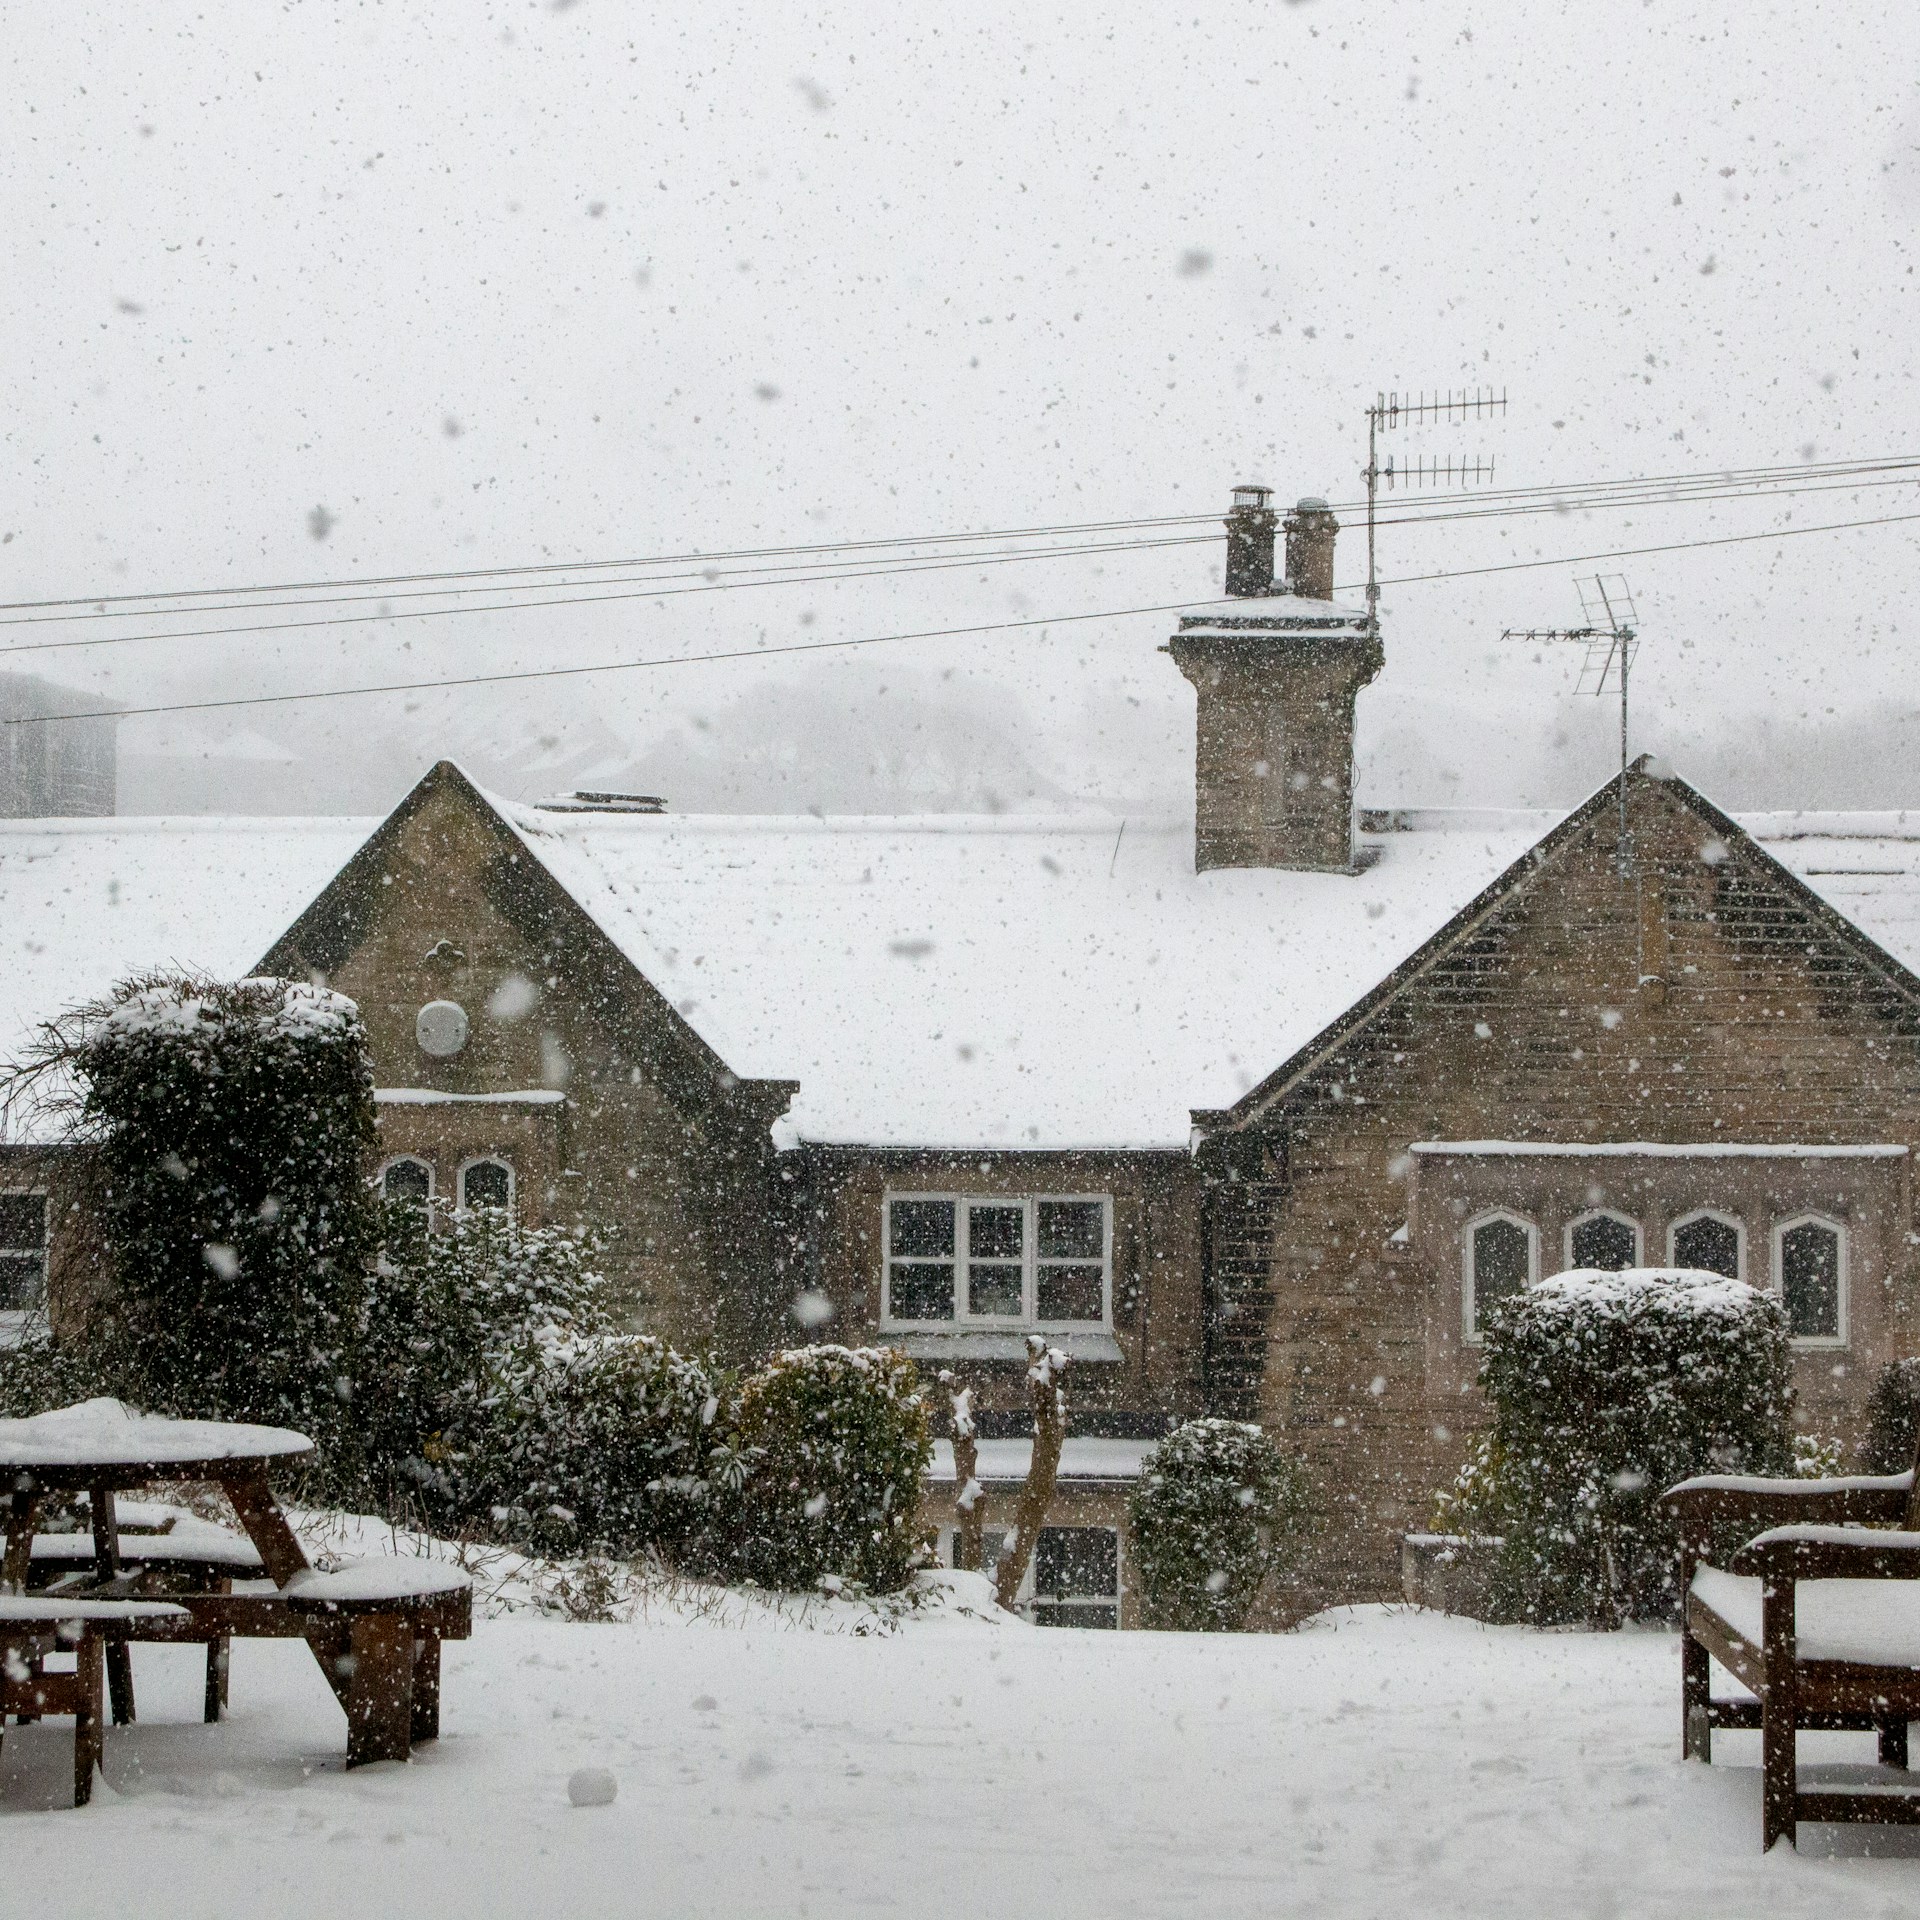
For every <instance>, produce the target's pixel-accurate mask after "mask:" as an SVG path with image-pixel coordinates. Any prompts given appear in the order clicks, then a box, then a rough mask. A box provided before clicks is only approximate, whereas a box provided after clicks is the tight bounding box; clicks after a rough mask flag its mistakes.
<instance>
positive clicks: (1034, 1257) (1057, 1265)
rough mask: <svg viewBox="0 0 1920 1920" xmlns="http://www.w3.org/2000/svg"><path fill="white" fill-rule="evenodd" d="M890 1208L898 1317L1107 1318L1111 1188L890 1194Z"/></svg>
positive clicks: (891, 1279)
mask: <svg viewBox="0 0 1920 1920" xmlns="http://www.w3.org/2000/svg"><path fill="white" fill-rule="evenodd" d="M886 1215H887V1217H886V1246H887V1271H886V1305H885V1309H884V1313H883V1316H882V1317H883V1318H884V1319H885V1320H887V1321H888V1322H889V1323H892V1324H895V1325H921V1324H936V1323H944V1324H947V1325H960V1326H966V1325H974V1326H1003V1327H1004V1326H1027V1325H1036V1326H1104V1325H1105V1324H1106V1321H1107V1312H1108V1307H1107V1303H1108V1295H1109V1291H1110V1280H1111V1274H1112V1265H1113V1261H1112V1247H1111V1238H1112V1236H1111V1208H1110V1207H1109V1205H1108V1202H1107V1200H1106V1199H1105V1197H1104V1196H1102V1197H1098V1198H1095V1197H1090V1196H1089V1197H1068V1196H1064V1195H1063V1196H1060V1197H1057V1198H1056V1197H1053V1196H1044V1197H1035V1198H1031V1199H1029V1198H1021V1199H1007V1198H1003V1197H1000V1196H994V1197H992V1198H987V1197H976V1196H968V1195H958V1194H955V1195H946V1194H891V1195H889V1196H888V1198H887V1206H886Z"/></svg>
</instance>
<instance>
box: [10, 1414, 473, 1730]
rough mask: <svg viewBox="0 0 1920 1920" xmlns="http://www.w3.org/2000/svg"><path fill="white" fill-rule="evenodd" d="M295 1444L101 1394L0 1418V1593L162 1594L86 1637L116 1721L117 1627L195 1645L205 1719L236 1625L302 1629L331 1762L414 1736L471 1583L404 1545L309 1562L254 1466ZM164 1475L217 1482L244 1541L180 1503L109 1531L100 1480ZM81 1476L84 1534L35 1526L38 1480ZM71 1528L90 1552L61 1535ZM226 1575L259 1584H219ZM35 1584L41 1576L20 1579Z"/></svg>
mask: <svg viewBox="0 0 1920 1920" xmlns="http://www.w3.org/2000/svg"><path fill="white" fill-rule="evenodd" d="M311 1446H312V1442H311V1441H310V1440H308V1439H307V1438H306V1436H305V1435H304V1434H299V1433H294V1432H292V1431H290V1430H289V1429H286V1428H279V1427H261V1426H248V1425H241V1424H237V1423H229V1422H222V1421H211V1420H166V1419H158V1418H154V1417H152V1416H148V1415H144V1414H137V1413H134V1412H132V1411H131V1410H130V1409H128V1408H126V1407H124V1406H122V1405H121V1404H120V1403H119V1402H117V1401H112V1400H92V1401H86V1402H83V1403H82V1404H81V1405H79V1406H75V1407H64V1408H61V1409H59V1410H58V1411H57V1412H54V1413H47V1414H40V1415H37V1416H35V1417H34V1418H32V1419H29V1420H0V1491H4V1494H5V1503H6V1504H5V1520H6V1552H5V1557H4V1560H3V1561H0V1597H5V1596H9V1595H10V1596H13V1597H16V1598H21V1599H23V1600H25V1599H30V1600H32V1601H34V1602H36V1603H38V1604H41V1605H44V1606H51V1607H53V1608H54V1609H56V1610H58V1609H59V1608H60V1607H63V1606H64V1607H71V1606H72V1605H73V1604H74V1603H75V1602H76V1601H77V1600H79V1599H90V1600H94V1601H98V1602H99V1603H100V1604H102V1605H109V1606H112V1605H120V1606H125V1605H129V1604H132V1605H136V1606H158V1607H160V1608H161V1609H162V1611H160V1612H136V1613H134V1614H131V1615H126V1616H117V1617H123V1618H124V1619H125V1621H126V1625H125V1628H124V1631H118V1630H117V1631H115V1632H114V1633H112V1634H107V1633H105V1632H102V1633H101V1634H100V1635H99V1636H98V1638H99V1641H100V1647H101V1657H102V1660H103V1664H104V1666H105V1670H106V1677H107V1682H108V1692H109V1695H110V1697H111V1700H112V1704H113V1709H114V1717H115V1719H116V1720H118V1721H122V1722H124V1721H128V1720H131V1719H132V1718H133V1714H134V1703H133V1678H132V1665H131V1661H130V1658H129V1655H128V1642H129V1641H132V1640H140V1641H159V1642H166V1641H185V1642H198V1643H204V1644H205V1645H206V1646H207V1649H208V1671H207V1692H206V1717H207V1718H208V1719H209V1720H216V1719H218V1717H219V1712H220V1708H221V1706H222V1705H223V1704H224V1701H225V1698H226V1650H227V1646H228V1643H229V1642H230V1641H231V1639H232V1638H233V1637H234V1636H235V1635H239V1636H241V1637H243V1638H273V1639H303V1640H305V1641H306V1642H307V1644H308V1646H309V1647H310V1648H311V1649H312V1651H313V1654H314V1658H315V1660H316V1661H317V1662H318V1664H319V1667H320V1671H321V1673H322V1675H323V1676H324V1678H325V1679H326V1681H327V1684H328V1686H329V1687H330V1688H331V1689H332V1690H333V1693H334V1695H335V1697H336V1698H337V1699H338V1700H339V1702H340V1704H341V1706H342V1708H343V1709H344V1710H345V1712H346V1716H347V1765H348V1766H350V1767H353V1766H361V1765H364V1764H365V1763H367V1762H368V1761H372V1760H404V1759H406V1758H407V1757H408V1754H409V1752H410V1751H411V1748H412V1745H413V1743H414V1742H415V1741H420V1740H431V1739H433V1738H434V1737H435V1736H436V1735H437V1734H438V1732H439V1723H440V1715H439V1701H440V1646H441V1642H442V1641H443V1640H457V1639H465V1638H467V1637H468V1636H469V1635H470V1634H471V1632H472V1622H473V1603H472V1592H471V1587H470V1583H469V1582H468V1580H467V1577H466V1575H465V1574H463V1573H461V1572H460V1571H459V1570H458V1569H457V1568H453V1567H448V1566H446V1565H444V1564H442V1563H439V1562H434V1561H429V1560H425V1559H419V1558H412V1557H404V1556H403V1557H399V1558H395V1559H391V1560H371V1561H360V1562H354V1563H350V1564H349V1565H348V1566H347V1567H344V1568H341V1569H339V1570H337V1571H335V1572H332V1573H325V1572H319V1571H317V1570H316V1569H314V1568H313V1567H312V1566H310V1565H309V1563H308V1561H307V1556H306V1553H305V1551H304V1550H303V1549H302V1547H301V1545H300V1542H299V1540H298V1538H297V1537H296V1536H295V1534H294V1532H293V1529H292V1527H291V1526H289V1525H288V1523H287V1519H286V1515H285V1514H284V1513H283V1512H282V1511H281V1508H280V1505H279V1503H278V1501H277V1500H276V1499H275V1498H274V1495H273V1490H272V1487H271V1485H270V1483H269V1479H268V1468H269V1466H270V1465H271V1464H272V1463H273V1462H275V1461H277V1460H284V1459H289V1458H294V1457H297V1456H298V1455H300V1454H302V1453H305V1452H307V1451H308V1450H309V1449H310V1448H311ZM169 1480H176V1481H177V1480H197V1481H212V1482H214V1483H215V1484H216V1485H218V1486H219V1487H220V1488H221V1489H222V1491H223V1492H224V1493H225V1494H226V1496H227V1499H228V1501H229V1502H230V1504H231V1505H232V1507H233V1510H234V1512H235V1514H236V1515H237V1517H238V1518H239V1521H240V1524H241V1526H242V1527H243V1528H244V1529H245V1538H244V1540H243V1539H242V1538H241V1536H239V1535H237V1534H233V1533H231V1532H230V1531H228V1530H227V1529H224V1528H217V1527H212V1526H210V1525H208V1524H207V1523H204V1522H200V1521H196V1520H193V1519H192V1517H191V1516H175V1517H174V1518H173V1520H172V1521H171V1522H170V1523H164V1522H163V1523H162V1524H160V1525H158V1526H153V1527H151V1528H150V1529H149V1530H145V1531H143V1530H141V1528H140V1526H139V1524H138V1522H139V1520H144V1519H146V1518H147V1517H148V1516H146V1515H144V1514H143V1515H140V1516H138V1517H136V1516H134V1515H132V1514H130V1515H129V1519H130V1520H133V1521H135V1524H134V1525H130V1526H129V1527H128V1528H126V1529H124V1530H123V1529H122V1527H121V1525H120V1523H119V1520H118V1517H117V1510H116V1505H115V1501H116V1496H117V1494H118V1493H120V1492H122V1491H127V1490H131V1489H136V1488H140V1487H147V1486H152V1485H154V1484H155V1483H157V1482H163V1481H169ZM82 1492H84V1493H85V1495H86V1497H87V1512H88V1526H89V1531H88V1534H87V1535H86V1536H80V1535H77V1534H58V1533H49V1532H43V1531H40V1530H38V1529H37V1528H36V1524H35V1523H36V1519H37V1517H38V1515H39V1512H40V1509H41V1507H42V1505H43V1504H44V1502H45V1501H46V1500H47V1498H48V1497H49V1496H58V1495H62V1494H73V1493H82ZM83 1538H84V1539H85V1540H86V1541H87V1542H88V1544H89V1545H90V1548H91V1552H90V1553H89V1552H87V1551H86V1550H85V1549H84V1548H82V1547H81V1546H80V1545H78V1544H75V1543H77V1542H79V1541H80V1540H82V1539H83ZM36 1569H37V1571H36ZM238 1580H245V1581H248V1582H250V1583H252V1584H253V1585H255V1586H256V1587H258V1588H265V1582H266V1581H268V1580H270V1581H271V1582H272V1583H273V1584H272V1587H271V1588H270V1589H265V1590H256V1591H246V1592H236V1591H235V1590H234V1586H235V1582H236V1581H238ZM35 1584H37V1585H39V1586H40V1587H41V1588H42V1591H41V1592H40V1593H38V1594H29V1593H28V1591H27V1590H28V1588H29V1586H30V1585H35ZM76 1617H77V1616H76ZM102 1617H103V1618H104V1617H106V1616H102ZM403 1654H404V1658H402V1655H403ZM29 1664H31V1662H30V1663H29ZM55 1710H56V1709H49V1711H55ZM58 1711H65V1709H58Z"/></svg>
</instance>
